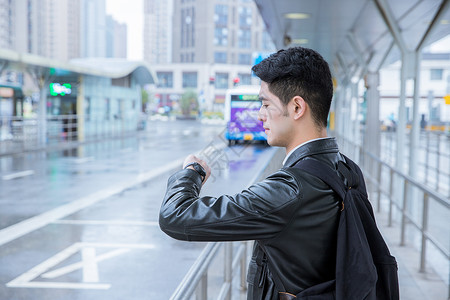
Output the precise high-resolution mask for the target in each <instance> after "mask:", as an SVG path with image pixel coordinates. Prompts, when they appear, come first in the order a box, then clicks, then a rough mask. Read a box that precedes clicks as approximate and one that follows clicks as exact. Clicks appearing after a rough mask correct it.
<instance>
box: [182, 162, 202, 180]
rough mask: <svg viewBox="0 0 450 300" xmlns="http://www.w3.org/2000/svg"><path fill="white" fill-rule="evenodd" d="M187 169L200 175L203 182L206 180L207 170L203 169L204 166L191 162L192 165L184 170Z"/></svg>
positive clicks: (189, 164) (188, 165)
mask: <svg viewBox="0 0 450 300" xmlns="http://www.w3.org/2000/svg"><path fill="white" fill-rule="evenodd" d="M187 168H190V169H192V170H194V171H196V172H197V173H198V174H199V175H200V177H201V179H202V182H203V181H204V180H205V178H206V171H205V168H203V166H202V165H201V164H199V163H198V162H191V163H188V164H187V165H186V166H184V169H187Z"/></svg>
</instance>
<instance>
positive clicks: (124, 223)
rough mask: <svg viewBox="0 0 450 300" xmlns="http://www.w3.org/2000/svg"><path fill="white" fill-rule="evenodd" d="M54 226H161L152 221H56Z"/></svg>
mask: <svg viewBox="0 0 450 300" xmlns="http://www.w3.org/2000/svg"><path fill="white" fill-rule="evenodd" d="M52 224H64V225H106V226H159V223H158V222H152V221H148V222H146V221H127V220H123V221H122V220H106V221H103V220H67V219H64V220H55V221H53V222H52Z"/></svg>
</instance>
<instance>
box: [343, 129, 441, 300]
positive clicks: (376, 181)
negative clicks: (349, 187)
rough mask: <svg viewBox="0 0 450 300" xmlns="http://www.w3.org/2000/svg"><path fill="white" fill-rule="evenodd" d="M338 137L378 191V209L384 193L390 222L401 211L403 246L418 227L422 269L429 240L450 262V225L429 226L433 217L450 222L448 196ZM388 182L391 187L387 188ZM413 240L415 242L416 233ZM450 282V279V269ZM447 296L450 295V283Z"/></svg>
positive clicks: (389, 222) (435, 222)
mask: <svg viewBox="0 0 450 300" xmlns="http://www.w3.org/2000/svg"><path fill="white" fill-rule="evenodd" d="M338 139H339V140H340V145H341V146H342V152H343V153H347V154H348V155H349V156H350V157H353V158H355V160H356V162H358V163H359V165H360V167H361V168H362V170H363V172H364V176H365V178H366V180H368V183H369V188H368V189H369V193H370V194H373V193H375V194H376V209H377V211H378V212H380V211H381V202H382V199H381V198H382V196H385V197H386V199H387V201H388V206H387V210H388V211H387V213H388V226H392V224H393V216H394V214H395V213H396V212H398V213H399V222H400V237H399V240H400V246H405V245H406V239H407V229H408V228H409V227H412V228H413V229H416V230H417V231H418V233H419V235H420V243H419V248H420V250H419V251H420V261H419V271H420V272H425V270H426V267H427V258H430V257H428V244H429V243H430V244H432V245H433V246H434V247H435V249H436V250H437V252H438V253H440V254H441V255H442V256H443V258H444V259H446V260H447V263H449V260H450V250H449V245H447V246H446V245H445V244H446V243H448V242H449V240H448V237H449V235H450V228H449V227H448V226H443V227H442V228H440V229H437V228H431V226H430V221H431V217H433V219H434V224H435V225H438V224H448V219H449V218H450V201H449V199H447V198H446V197H445V196H444V195H442V194H440V193H437V192H436V191H433V190H432V189H431V188H430V187H428V186H426V185H425V184H423V183H421V182H419V181H418V180H416V179H414V178H412V177H410V176H408V175H406V174H404V173H403V172H401V171H399V170H397V169H396V168H394V167H392V166H390V165H389V164H388V163H386V162H384V161H382V160H381V159H380V158H378V157H376V156H375V155H373V154H371V153H369V152H366V151H363V149H362V148H361V146H359V145H357V144H356V143H354V142H351V141H349V140H347V139H345V138H342V137H338ZM394 185H395V186H396V187H400V189H396V188H394ZM387 186H388V187H389V188H386V187H387ZM420 196H422V197H420ZM431 205H433V206H434V210H433V213H432V214H431V212H430V206H431ZM437 208H439V209H437ZM440 220H441V222H440ZM435 227H438V226H435ZM410 240H411V242H412V243H414V241H413V240H414V237H412V238H411V239H410ZM449 268H450V265H449ZM448 282H450V270H449V274H448ZM448 297H449V298H450V285H449V290H448Z"/></svg>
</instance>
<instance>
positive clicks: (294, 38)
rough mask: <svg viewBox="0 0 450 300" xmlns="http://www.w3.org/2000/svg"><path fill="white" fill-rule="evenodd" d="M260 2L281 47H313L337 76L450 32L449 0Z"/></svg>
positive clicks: (370, 66) (395, 56)
mask: <svg viewBox="0 0 450 300" xmlns="http://www.w3.org/2000/svg"><path fill="white" fill-rule="evenodd" d="M255 2H256V4H257V6H258V8H259V10H260V13H261V15H262V18H263V20H264V22H265V24H266V27H267V30H268V31H269V33H270V35H271V37H272V39H273V41H274V43H275V45H276V47H277V48H278V49H282V48H286V47H291V46H304V47H308V48H312V49H314V50H316V51H318V52H319V53H321V54H322V55H323V56H324V58H325V59H326V60H327V61H328V62H329V64H330V66H331V67H332V69H333V70H334V73H335V76H336V75H339V74H341V75H342V74H344V73H347V74H353V73H355V72H356V71H357V70H358V69H361V68H366V69H368V70H377V69H378V68H379V67H380V66H381V64H382V63H384V62H392V61H395V60H398V59H399V58H400V54H401V53H402V51H403V52H411V51H416V50H421V49H422V48H423V47H425V46H427V45H429V44H430V43H432V42H434V41H437V40H439V39H441V38H443V37H445V36H447V35H449V34H450V9H449V6H450V5H449V3H450V1H448V0H255ZM391 49H392V50H391ZM449 52H450V46H449ZM386 58H387V59H386Z"/></svg>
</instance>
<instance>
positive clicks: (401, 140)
mask: <svg viewBox="0 0 450 300" xmlns="http://www.w3.org/2000/svg"><path fill="white" fill-rule="evenodd" d="M406 61H407V60H406V59H405V58H403V59H402V69H401V74H400V99H399V101H400V103H399V108H398V124H397V128H396V129H397V159H396V160H395V166H396V168H397V169H398V170H400V171H403V170H404V169H405V168H404V162H403V155H404V154H405V131H406V104H405V102H406V67H407V62H406Z"/></svg>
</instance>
